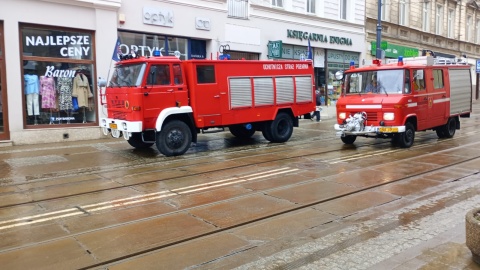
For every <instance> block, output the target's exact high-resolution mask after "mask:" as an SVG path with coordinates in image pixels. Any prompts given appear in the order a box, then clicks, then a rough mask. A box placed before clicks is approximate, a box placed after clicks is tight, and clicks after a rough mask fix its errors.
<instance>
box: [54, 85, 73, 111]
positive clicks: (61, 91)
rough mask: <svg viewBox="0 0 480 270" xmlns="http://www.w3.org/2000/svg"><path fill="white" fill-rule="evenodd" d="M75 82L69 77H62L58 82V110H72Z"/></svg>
mask: <svg viewBox="0 0 480 270" xmlns="http://www.w3.org/2000/svg"><path fill="white" fill-rule="evenodd" d="M72 86H73V81H72V79H71V78H68V77H60V78H58V80H57V93H58V109H59V110H62V111H67V110H71V109H72V108H73V105H72Z"/></svg>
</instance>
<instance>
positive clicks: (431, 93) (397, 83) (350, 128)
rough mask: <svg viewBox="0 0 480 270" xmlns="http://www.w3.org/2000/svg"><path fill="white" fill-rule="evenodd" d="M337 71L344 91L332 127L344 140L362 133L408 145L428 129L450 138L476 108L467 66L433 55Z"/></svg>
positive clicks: (354, 137)
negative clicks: (441, 59)
mask: <svg viewBox="0 0 480 270" xmlns="http://www.w3.org/2000/svg"><path fill="white" fill-rule="evenodd" d="M336 75H337V76H338V77H337V79H339V80H340V79H341V80H343V86H342V87H343V89H342V95H341V97H340V98H339V99H338V101H337V105H336V108H337V124H335V127H334V128H335V130H336V131H337V136H339V137H340V138H341V140H342V141H343V142H344V143H345V144H353V143H354V142H355V140H356V138H357V136H362V137H372V138H390V139H392V143H394V144H398V145H399V146H400V147H403V148H408V147H410V146H412V145H413V141H414V138H415V131H425V130H435V131H436V133H437V136H438V137H439V138H451V137H453V136H454V134H455V130H456V129H460V118H461V117H470V113H471V111H472V78H471V74H470V66H469V65H464V64H451V65H445V64H443V65H441V64H438V63H436V62H435V59H434V58H433V57H431V56H427V57H412V58H402V57H399V59H398V60H397V59H395V61H391V62H390V63H387V64H382V63H381V61H380V60H374V61H373V65H370V66H364V67H361V68H355V67H354V66H352V67H351V68H350V69H349V70H346V71H345V72H343V73H342V72H339V73H338V74H336Z"/></svg>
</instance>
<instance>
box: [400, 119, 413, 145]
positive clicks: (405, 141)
mask: <svg viewBox="0 0 480 270" xmlns="http://www.w3.org/2000/svg"><path fill="white" fill-rule="evenodd" d="M414 140H415V128H414V127H413V124H412V123H410V122H407V123H406V124H405V132H402V133H400V134H399V136H398V144H399V145H400V147H402V148H409V147H411V146H412V145H413V141H414Z"/></svg>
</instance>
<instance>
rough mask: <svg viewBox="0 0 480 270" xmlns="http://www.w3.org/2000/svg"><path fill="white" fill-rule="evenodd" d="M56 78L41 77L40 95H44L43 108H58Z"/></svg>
mask: <svg viewBox="0 0 480 270" xmlns="http://www.w3.org/2000/svg"><path fill="white" fill-rule="evenodd" d="M55 91H56V89H55V80H54V79H53V78H52V77H45V76H41V77H40V95H41V96H42V109H55V108H57V98H56V93H55Z"/></svg>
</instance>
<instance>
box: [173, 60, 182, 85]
mask: <svg viewBox="0 0 480 270" xmlns="http://www.w3.org/2000/svg"><path fill="white" fill-rule="evenodd" d="M173 83H174V84H183V77H182V67H180V64H174V65H173Z"/></svg>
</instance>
